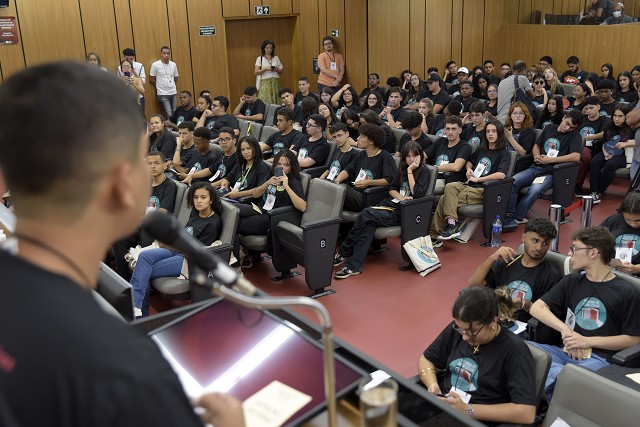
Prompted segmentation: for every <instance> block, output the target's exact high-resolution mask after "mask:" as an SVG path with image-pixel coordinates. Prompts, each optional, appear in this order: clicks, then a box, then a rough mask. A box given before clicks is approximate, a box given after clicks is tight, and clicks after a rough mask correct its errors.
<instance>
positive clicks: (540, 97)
mask: <svg viewBox="0 0 640 427" xmlns="http://www.w3.org/2000/svg"><path fill="white" fill-rule="evenodd" d="M545 92H547V99H549V98H551V92H550V91H548V90H545ZM534 95H535V93H534ZM531 102H532V103H533V105H535V106H536V107H537V106H538V105H542V104H544V93H543V94H540V95H535V96H534V97H533V99H532V100H531Z"/></svg>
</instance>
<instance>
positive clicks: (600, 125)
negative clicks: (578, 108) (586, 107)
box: [578, 116, 609, 154]
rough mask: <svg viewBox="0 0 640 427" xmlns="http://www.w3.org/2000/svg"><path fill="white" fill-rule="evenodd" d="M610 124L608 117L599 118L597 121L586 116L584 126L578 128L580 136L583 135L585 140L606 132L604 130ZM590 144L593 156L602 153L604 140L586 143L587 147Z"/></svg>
mask: <svg viewBox="0 0 640 427" xmlns="http://www.w3.org/2000/svg"><path fill="white" fill-rule="evenodd" d="M608 122H609V118H608V117H606V116H598V118H597V119H595V120H589V118H588V117H587V116H585V117H584V120H583V121H582V125H580V127H579V128H578V132H580V135H582V137H583V138H584V137H587V136H589V135H595V134H597V133H600V132H602V131H604V128H605V126H606V125H607V123H608ZM589 142H591V146H590V147H589V148H590V149H591V151H592V152H593V154H597V153H599V152H601V151H602V139H597V140H594V141H586V142H585V146H587V145H586V143H589Z"/></svg>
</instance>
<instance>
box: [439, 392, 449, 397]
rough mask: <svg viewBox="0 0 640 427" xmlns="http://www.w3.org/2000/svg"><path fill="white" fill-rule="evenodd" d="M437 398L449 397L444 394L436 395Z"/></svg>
mask: <svg viewBox="0 0 640 427" xmlns="http://www.w3.org/2000/svg"><path fill="white" fill-rule="evenodd" d="M436 396H438V397H449V396H447V395H446V394H442V393H438V394H436Z"/></svg>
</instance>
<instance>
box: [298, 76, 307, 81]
mask: <svg viewBox="0 0 640 427" xmlns="http://www.w3.org/2000/svg"><path fill="white" fill-rule="evenodd" d="M298 81H299V82H307V83H309V77H306V76H302V77H299V78H298Z"/></svg>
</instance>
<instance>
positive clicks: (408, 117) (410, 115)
mask: <svg viewBox="0 0 640 427" xmlns="http://www.w3.org/2000/svg"><path fill="white" fill-rule="evenodd" d="M421 124H422V114H420V113H418V112H417V111H408V112H407V114H405V115H404V117H403V118H402V129H407V130H409V129H414V128H417V127H420V125H421Z"/></svg>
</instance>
